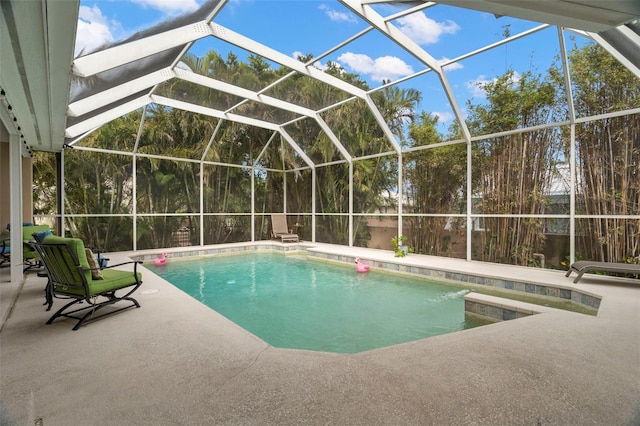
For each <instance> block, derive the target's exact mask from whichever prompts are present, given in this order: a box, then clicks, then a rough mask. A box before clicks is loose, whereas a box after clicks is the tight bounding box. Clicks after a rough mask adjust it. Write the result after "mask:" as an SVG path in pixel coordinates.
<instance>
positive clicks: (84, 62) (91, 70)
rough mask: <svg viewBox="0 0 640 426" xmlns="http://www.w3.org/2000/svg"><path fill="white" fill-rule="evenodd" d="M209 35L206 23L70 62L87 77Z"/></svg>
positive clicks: (111, 48)
mask: <svg viewBox="0 0 640 426" xmlns="http://www.w3.org/2000/svg"><path fill="white" fill-rule="evenodd" d="M208 35H211V29H210V28H209V26H208V25H207V23H206V22H205V21H200V22H196V23H194V24H190V25H185V26H184V27H180V28H176V29H173V30H169V31H166V32H162V33H159V34H154V35H152V36H149V37H144V38H141V39H140V40H134V41H130V42H128V43H124V44H119V45H117V46H113V47H109V48H106V49H104V50H100V51H97V52H93V53H90V54H88V55H85V56H81V57H79V58H76V59H75V60H74V61H73V67H72V71H73V73H74V74H75V75H78V76H80V77H89V76H92V75H95V74H98V73H100V72H103V71H106V70H109V69H112V68H116V67H118V66H120V65H124V64H128V63H130V62H134V61H137V60H139V59H142V58H145V57H147V56H151V55H154V54H157V53H160V52H163V51H165V50H168V49H171V48H173V47H176V46H180V45H184V44H187V43H190V42H192V41H195V40H198V39H201V38H203V37H206V36H208Z"/></svg>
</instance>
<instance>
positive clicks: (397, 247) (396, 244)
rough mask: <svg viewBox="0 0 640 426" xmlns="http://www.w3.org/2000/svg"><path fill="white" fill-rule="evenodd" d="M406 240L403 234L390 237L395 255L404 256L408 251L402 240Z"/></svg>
mask: <svg viewBox="0 0 640 426" xmlns="http://www.w3.org/2000/svg"><path fill="white" fill-rule="evenodd" d="M406 240H407V237H406V236H404V235H397V236H395V237H393V238H392V239H391V244H393V248H394V250H393V252H394V253H395V257H405V256H406V255H407V253H409V251H410V248H409V246H406V245H405V244H404V242H405V241H406Z"/></svg>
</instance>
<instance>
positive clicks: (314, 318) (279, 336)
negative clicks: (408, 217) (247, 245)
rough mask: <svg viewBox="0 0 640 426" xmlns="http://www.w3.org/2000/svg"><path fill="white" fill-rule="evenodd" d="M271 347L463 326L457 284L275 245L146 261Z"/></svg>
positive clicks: (355, 345) (352, 341)
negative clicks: (363, 268) (364, 269)
mask: <svg viewBox="0 0 640 426" xmlns="http://www.w3.org/2000/svg"><path fill="white" fill-rule="evenodd" d="M148 267H149V268H150V269H152V270H153V271H154V272H155V273H157V274H158V275H160V276H161V277H163V278H164V279H165V280H167V281H169V282H170V283H172V284H173V285H175V286H176V287H178V288H179V289H181V290H183V291H184V292H186V293H187V294H189V295H191V296H192V297H194V298H195V299H197V300H199V301H200V302H202V303H204V304H205V305H207V306H209V307H211V308H212V309H214V310H216V311H217V312H219V313H220V314H222V315H224V316H225V317H227V318H228V319H230V320H231V321H233V322H235V323H236V324H238V325H240V326H241V327H243V328H245V329H246V330H248V331H250V332H251V333H253V334H255V335H257V336H258V337H260V338H261V339H263V340H265V341H266V342H268V343H269V344H271V345H273V346H275V347H281V348H291V349H307V350H316V351H327V352H339V353H356V352H362V351H366V350H370V349H375V348H380V347H385V346H390V345H394V344H398V343H404V342H409V341H413V340H418V339H422V338H425V337H431V336H436V335H440V334H445V333H450V332H454V331H459V330H463V329H468V328H473V327H476V326H478V325H480V324H479V323H476V322H473V321H468V320H465V315H464V295H465V294H466V293H467V292H468V291H469V290H465V289H461V288H460V287H453V286H447V285H442V284H436V283H429V282H426V281H424V280H420V279H413V278H409V277H406V276H401V275H392V274H389V273H385V272H379V271H370V272H368V273H366V274H358V273H357V272H356V270H355V265H354V267H347V266H340V265H335V264H330V263H326V262H320V261H313V260H307V259H305V258H304V257H297V256H291V255H287V256H286V255H283V254H277V253H258V254H255V253H252V254H249V255H247V254H243V255H233V256H221V257H208V258H196V259H193V260H185V261H175V262H169V263H168V264H167V265H165V266H161V267H156V266H153V265H148Z"/></svg>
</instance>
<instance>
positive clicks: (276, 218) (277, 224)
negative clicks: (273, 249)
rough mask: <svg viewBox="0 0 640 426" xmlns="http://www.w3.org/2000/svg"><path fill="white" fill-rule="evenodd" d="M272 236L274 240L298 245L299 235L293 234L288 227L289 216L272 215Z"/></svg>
mask: <svg viewBox="0 0 640 426" xmlns="http://www.w3.org/2000/svg"><path fill="white" fill-rule="evenodd" d="M271 231H272V232H271V234H272V235H273V238H279V239H280V240H281V241H282V242H283V243H297V242H298V241H299V238H298V234H292V233H290V232H289V228H288V227H287V216H285V215H284V214H272V215H271Z"/></svg>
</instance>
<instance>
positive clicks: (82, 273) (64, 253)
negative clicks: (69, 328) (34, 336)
mask: <svg viewBox="0 0 640 426" xmlns="http://www.w3.org/2000/svg"><path fill="white" fill-rule="evenodd" d="M32 246H33V247H34V248H35V249H36V251H37V253H38V254H39V256H40V259H42V262H43V263H44V266H45V268H46V270H47V274H48V275H49V283H48V284H47V291H48V294H49V295H50V297H51V299H53V297H56V298H62V299H72V301H71V302H69V303H67V304H65V305H64V306H63V307H62V308H60V309H59V310H58V311H57V312H56V313H55V314H53V316H52V317H51V318H49V320H48V321H47V324H51V323H52V322H53V321H54V320H55V319H56V318H58V317H67V318H74V319H77V320H78V322H77V323H76V325H75V326H74V327H73V330H77V329H78V328H80V327H81V326H82V325H84V324H86V323H89V322H92V321H95V320H97V319H100V318H102V317H105V316H107V315H111V314H115V313H117V312H120V311H123V310H125V309H129V308H132V307H136V308H139V307H140V304H139V303H138V301H137V300H136V299H134V298H133V297H130V296H131V294H132V293H133V292H134V291H136V290H137V289H138V287H140V285H141V284H142V274H141V273H140V272H138V271H137V266H138V263H142V262H136V261H131V262H124V263H119V264H117V265H112V266H108V267H106V268H102V269H100V268H98V267H97V265H96V264H95V259H94V258H93V256H92V255H90V256H89V257H87V253H86V251H85V247H84V243H83V242H82V240H80V239H78V238H63V237H58V236H55V235H50V236H48V237H46V238H45V239H44V241H43V242H42V243H38V242H34V243H32ZM91 264H93V265H91ZM127 264H133V271H123V270H116V269H111V268H114V267H116V266H121V265H127ZM119 290H122V293H124V294H121V295H116V292H117V291H119ZM82 302H86V306H83V307H82V308H78V309H73V310H69V311H67V309H69V308H76V306H74V305H76V304H80V303H82ZM118 302H128V303H126V306H122V307H119V308H117V309H107V310H106V311H103V309H104V308H106V307H108V306H110V305H113V304H116V303H118Z"/></svg>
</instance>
